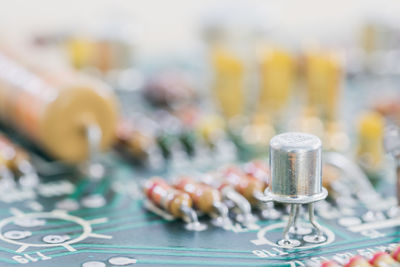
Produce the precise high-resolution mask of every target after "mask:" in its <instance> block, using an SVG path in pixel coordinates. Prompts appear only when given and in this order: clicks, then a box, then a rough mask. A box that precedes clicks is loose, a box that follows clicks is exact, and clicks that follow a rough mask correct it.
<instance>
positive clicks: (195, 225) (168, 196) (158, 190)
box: [143, 177, 204, 231]
mask: <svg viewBox="0 0 400 267" xmlns="http://www.w3.org/2000/svg"><path fill="white" fill-rule="evenodd" d="M143 189H144V192H145V194H146V196H147V198H148V199H149V200H150V201H151V202H153V203H154V204H155V205H156V206H158V207H160V208H161V209H163V210H165V211H166V212H168V213H170V214H171V215H172V216H174V217H175V218H181V219H183V220H185V221H186V222H188V225H187V228H188V229H190V230H197V231H198V230H203V229H204V226H203V225H202V224H200V223H199V221H198V219H197V214H196V212H195V211H194V210H193V208H192V206H193V202H192V199H191V198H190V196H189V194H187V193H185V192H183V191H180V190H177V189H175V188H173V187H172V186H170V185H169V184H168V183H167V182H166V181H165V180H163V179H161V178H158V177H155V178H151V179H150V180H147V181H146V182H145V183H144V186H143Z"/></svg>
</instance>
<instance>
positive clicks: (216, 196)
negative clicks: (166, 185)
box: [175, 176, 229, 225]
mask: <svg viewBox="0 0 400 267" xmlns="http://www.w3.org/2000/svg"><path fill="white" fill-rule="evenodd" d="M175 188H177V189H179V190H182V191H184V192H186V193H187V194H189V195H190V197H191V198H192V200H193V204H194V206H195V207H196V208H197V209H199V210H200V211H202V212H204V213H206V214H209V215H211V216H214V217H216V220H215V222H216V223H218V224H221V225H224V224H227V223H229V219H228V212H229V210H228V207H227V206H226V205H225V204H224V203H223V202H222V197H221V193H220V192H219V191H218V190H217V189H215V188H213V187H212V186H210V185H207V184H204V183H201V182H197V181H196V180H194V179H192V178H190V177H187V176H183V177H180V178H179V179H178V180H177V181H176V182H175Z"/></svg>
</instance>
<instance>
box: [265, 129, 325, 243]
mask: <svg viewBox="0 0 400 267" xmlns="http://www.w3.org/2000/svg"><path fill="white" fill-rule="evenodd" d="M321 146H322V145H321V140H320V139H319V138H318V137H316V136H314V135H311V134H305V133H296V132H289V133H283V134H280V135H277V136H275V137H274V138H272V139H271V142H270V166H271V167H270V168H271V176H270V184H269V187H268V188H267V189H266V191H265V195H266V196H265V197H263V198H259V199H260V200H261V201H267V202H268V201H274V202H280V203H287V204H290V214H289V221H288V224H287V226H286V228H285V229H284V232H283V236H284V239H283V240H281V241H280V244H281V245H284V246H296V245H299V244H300V242H299V241H298V240H291V239H290V238H289V230H290V229H291V227H292V226H294V227H296V221H297V218H298V216H299V209H300V205H301V204H308V213H309V220H310V222H311V224H312V225H313V227H314V228H315V230H316V234H315V235H310V236H305V237H304V239H305V240H306V241H307V242H311V243H320V242H323V241H325V240H326V238H325V237H324V235H323V233H322V228H321V226H320V225H319V224H318V223H317V222H316V220H315V218H314V206H313V203H314V202H316V201H319V200H322V199H325V198H326V196H327V194H328V193H327V191H326V189H325V188H323V187H322V158H321V154H322V148H321Z"/></svg>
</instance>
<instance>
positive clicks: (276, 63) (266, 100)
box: [258, 48, 295, 114]
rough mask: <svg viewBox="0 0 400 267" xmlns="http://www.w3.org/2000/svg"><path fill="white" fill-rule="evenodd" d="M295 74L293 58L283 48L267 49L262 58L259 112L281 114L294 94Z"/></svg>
mask: <svg viewBox="0 0 400 267" xmlns="http://www.w3.org/2000/svg"><path fill="white" fill-rule="evenodd" d="M294 74H295V61H294V60H293V57H292V56H291V55H290V53H288V52H287V51H285V50H284V49H281V48H267V49H265V50H264V51H263V53H262V54H261V56H260V91H259V97H258V110H259V111H262V112H268V113H271V112H272V113H275V114H276V113H279V112H281V111H282V109H283V108H284V107H285V106H286V104H287V103H288V101H289V97H290V95H291V92H292V87H293V82H294Z"/></svg>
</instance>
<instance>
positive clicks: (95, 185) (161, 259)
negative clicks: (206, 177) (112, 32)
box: [0, 154, 400, 266]
mask: <svg viewBox="0 0 400 267" xmlns="http://www.w3.org/2000/svg"><path fill="white" fill-rule="evenodd" d="M105 164H106V165H107V166H109V167H108V172H107V175H106V177H105V178H104V179H103V180H100V181H91V180H88V179H85V177H82V176H80V175H78V174H77V172H69V173H68V172H67V173H63V174H55V175H51V176H49V177H42V179H41V182H40V185H39V186H37V187H36V188H34V189H26V188H25V189H23V188H14V189H11V190H8V191H3V192H2V194H1V195H0V203H1V208H0V217H1V220H0V262H1V265H4V266H7V265H15V264H25V265H28V266H30V265H32V266H57V265H60V266H61V265H62V266H136V265H138V266H177V265H183V266H308V265H310V264H312V263H318V262H320V261H324V260H327V259H335V260H337V261H339V262H340V261H343V262H345V261H346V260H347V259H348V258H349V257H351V255H355V254H361V255H365V256H368V255H372V254H373V253H374V252H377V251H382V250H387V249H390V248H393V247H394V246H396V245H397V243H398V242H399V241H400V231H399V229H400V218H398V217H396V216H393V214H391V211H390V209H389V208H390V207H391V205H389V204H388V203H387V201H389V202H390V201H391V200H393V199H391V198H390V197H389V198H387V199H385V201H383V202H382V203H381V209H380V210H379V212H375V213H374V215H373V218H372V219H371V216H368V209H367V208H366V207H364V205H362V204H361V203H359V202H357V203H353V204H354V205H349V206H340V207H339V206H337V205H334V204H333V203H331V202H328V201H324V202H322V203H320V204H319V205H318V206H317V208H316V212H317V215H318V221H319V222H320V224H321V225H322V226H323V230H324V235H325V236H326V238H327V240H326V241H325V242H323V243H320V244H312V243H307V242H306V241H304V240H303V241H302V244H301V245H300V246H299V247H297V248H293V249H287V248H282V247H280V246H279V245H278V244H277V242H278V241H279V240H280V239H281V238H282V230H283V227H284V226H285V224H286V220H287V212H286V209H285V207H276V209H278V210H280V211H281V212H282V213H283V216H282V217H281V218H280V219H278V220H263V219H259V220H257V221H256V222H255V223H253V224H250V225H246V226H245V225H242V224H240V223H237V222H235V223H233V224H232V225H231V226H229V227H225V229H223V228H221V227H217V226H214V225H212V224H211V223H210V219H209V218H207V217H206V216H203V217H201V221H202V222H203V223H205V224H207V226H208V227H207V229H206V230H204V231H200V232H193V231H188V230H185V227H184V223H183V222H182V221H180V220H172V221H170V220H167V219H164V218H163V217H160V216H158V215H156V214H154V213H152V212H149V211H148V210H147V209H146V208H144V205H143V202H144V199H143V197H142V195H141V193H140V191H141V190H140V182H141V181H142V180H143V179H146V178H148V176H151V175H153V173H148V172H146V171H138V170H137V169H135V168H134V167H132V165H131V164H129V162H126V161H125V160H123V159H121V158H119V157H118V156H116V155H113V154H111V155H108V156H107V157H106V163H105ZM110 166H111V167H110ZM163 171H164V174H163V175H164V176H168V170H167V172H165V171H166V170H163ZM170 172H172V171H170ZM390 187H391V184H390V182H386V181H385V182H384V183H381V185H380V188H381V189H380V190H383V191H385V192H391V191H392V189H389V190H387V189H388V188H390ZM303 213H305V212H303ZM255 214H256V215H257V212H255ZM369 215H370V214H369ZM303 221H304V222H302V225H304V227H307V221H306V220H303ZM298 239H299V240H302V237H301V236H298Z"/></svg>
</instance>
